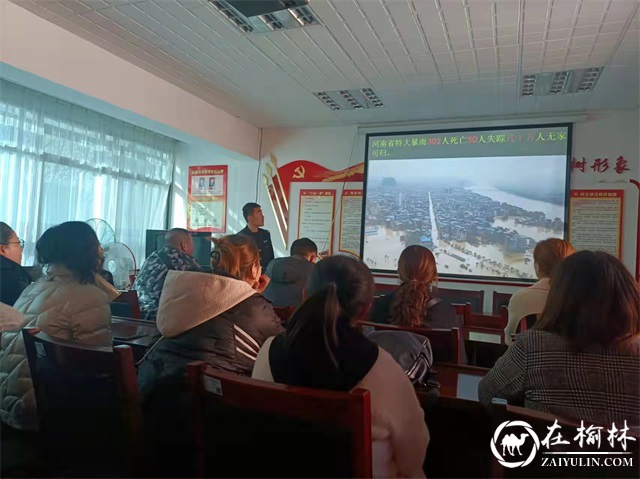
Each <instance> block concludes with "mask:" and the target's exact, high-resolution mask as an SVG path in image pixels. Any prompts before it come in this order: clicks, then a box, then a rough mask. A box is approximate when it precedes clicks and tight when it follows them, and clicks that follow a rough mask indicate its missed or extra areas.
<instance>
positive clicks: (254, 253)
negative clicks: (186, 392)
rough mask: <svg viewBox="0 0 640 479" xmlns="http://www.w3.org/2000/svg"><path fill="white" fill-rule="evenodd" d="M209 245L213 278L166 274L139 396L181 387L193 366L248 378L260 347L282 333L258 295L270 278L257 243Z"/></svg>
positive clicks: (235, 238)
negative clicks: (155, 337) (158, 388)
mask: <svg viewBox="0 0 640 479" xmlns="http://www.w3.org/2000/svg"><path fill="white" fill-rule="evenodd" d="M212 241H213V242H214V244H215V247H214V250H213V251H212V253H211V258H212V259H211V266H212V267H213V268H214V274H211V273H205V272H191V271H169V273H168V274H167V280H166V282H165V286H164V290H163V291H162V298H161V300H160V308H159V310H158V317H157V320H156V323H157V326H158V330H159V331H160V333H161V334H162V338H161V339H160V340H159V341H158V343H157V345H156V346H155V347H154V348H153V350H152V351H151V353H150V354H149V355H148V356H147V357H146V359H145V360H144V361H143V362H142V363H141V365H140V367H139V369H138V383H139V384H140V389H141V391H142V393H143V395H146V394H147V393H149V392H151V391H152V390H153V389H154V387H155V386H156V384H162V385H167V384H171V383H177V382H179V383H182V381H183V376H184V373H185V371H186V367H187V364H189V363H190V362H192V361H198V360H202V361H206V362H207V363H209V364H210V365H211V366H213V367H215V368H219V369H223V370H225V371H230V372H234V373H238V374H244V375H250V374H251V371H252V370H253V363H254V361H255V359H256V356H257V354H258V351H259V350H260V346H262V344H263V343H264V342H265V340H266V339H267V338H269V337H271V336H274V335H276V334H278V333H279V332H280V331H282V326H281V325H280V319H279V318H278V316H277V315H276V313H275V312H274V311H273V307H272V306H271V303H269V301H267V300H266V299H265V298H264V297H263V296H262V294H261V293H262V291H263V290H264V288H265V287H266V285H267V283H268V281H269V278H267V277H266V276H264V275H263V274H262V268H261V267H260V256H259V254H258V248H257V246H256V245H255V243H254V242H253V241H252V240H251V239H250V238H247V237H246V236H241V235H230V236H225V237H222V238H219V239H215V238H212Z"/></svg>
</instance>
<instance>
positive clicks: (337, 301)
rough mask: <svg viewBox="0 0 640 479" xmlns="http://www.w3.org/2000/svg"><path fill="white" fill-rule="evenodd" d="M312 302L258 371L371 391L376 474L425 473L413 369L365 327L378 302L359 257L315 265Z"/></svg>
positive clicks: (269, 346) (281, 379) (269, 348)
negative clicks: (366, 333)
mask: <svg viewBox="0 0 640 479" xmlns="http://www.w3.org/2000/svg"><path fill="white" fill-rule="evenodd" d="M305 295H306V298H307V299H306V301H305V302H304V303H303V304H302V305H301V306H300V307H299V308H298V310H297V311H296V312H295V313H294V315H293V316H292V317H291V319H290V320H289V322H288V324H287V331H286V332H285V333H282V334H279V335H278V336H276V337H275V338H270V339H268V340H267V341H266V342H265V343H264V345H263V347H262V349H261V350H260V352H259V353H258V358H257V359H256V364H255V367H254V369H253V377H254V378H257V379H262V380H265V381H272V382H277V383H283V384H290V385H294V386H303V387H310V388H318V389H331V390H339V391H349V390H351V389H353V388H356V387H358V388H362V389H367V390H369V391H370V393H371V423H372V424H371V425H372V438H373V472H374V477H424V472H423V470H422V465H423V462H424V457H425V453H426V449H427V445H428V442H429V433H428V431H427V427H426V424H425V422H424V415H423V412H422V409H421V408H420V404H419V403H418V399H417V397H416V394H415V391H414V389H413V386H412V385H411V382H410V381H409V379H408V378H407V375H406V374H405V373H404V371H403V370H402V369H401V367H400V366H399V365H398V364H397V363H396V362H395V360H394V359H393V358H392V357H391V356H390V355H389V354H388V353H387V352H385V351H384V350H382V349H380V348H379V347H378V346H376V345H375V344H374V343H372V342H371V341H369V340H368V339H366V338H365V337H364V336H363V335H362V333H361V331H360V328H359V326H358V323H359V322H360V321H363V320H365V319H366V318H367V315H368V313H369V308H370V307H371V303H372V301H373V276H372V275H371V272H370V271H369V269H368V268H367V267H366V266H365V265H364V264H363V263H362V262H360V261H357V260H356V259H354V258H351V257H348V256H332V257H329V258H327V259H325V260H323V261H321V262H320V263H318V264H316V265H315V266H314V269H313V271H312V273H311V276H310V277H309V280H308V282H307V288H306V292H305Z"/></svg>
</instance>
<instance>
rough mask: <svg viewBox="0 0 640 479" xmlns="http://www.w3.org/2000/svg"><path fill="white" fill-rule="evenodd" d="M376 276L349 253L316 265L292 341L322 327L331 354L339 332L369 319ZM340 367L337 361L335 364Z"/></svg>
mask: <svg viewBox="0 0 640 479" xmlns="http://www.w3.org/2000/svg"><path fill="white" fill-rule="evenodd" d="M373 289H374V283H373V275H372V274H371V271H369V268H367V267H366V266H365V265H364V263H362V262H361V261H359V260H356V259H354V258H351V257H349V256H331V257H329V258H326V259H324V260H322V261H320V263H318V264H316V265H315V266H314V268H313V270H312V271H311V275H310V276H309V279H308V281H307V288H306V292H307V298H308V299H307V300H306V301H305V302H304V303H303V304H302V306H300V308H299V309H298V311H296V313H295V314H294V318H292V320H293V321H291V323H292V324H291V325H290V326H292V327H291V328H290V329H289V334H290V337H291V341H292V342H293V341H295V337H296V336H297V335H300V336H301V337H304V336H305V335H306V334H307V333H308V332H309V330H313V329H317V328H318V326H322V331H323V334H324V342H325V346H326V348H327V352H328V354H329V357H330V358H331V360H332V361H333V363H334V364H335V363H336V361H335V357H334V354H333V350H334V349H335V348H336V347H337V346H338V343H339V341H340V338H339V336H340V334H339V331H340V330H341V329H344V327H349V326H353V325H354V324H355V323H356V322H357V321H360V320H362V319H363V318H366V316H367V314H368V312H369V308H370V307H371V303H372V302H373ZM336 366H337V364H336Z"/></svg>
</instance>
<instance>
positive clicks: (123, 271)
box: [103, 242, 136, 290]
mask: <svg viewBox="0 0 640 479" xmlns="http://www.w3.org/2000/svg"><path fill="white" fill-rule="evenodd" d="M103 268H104V269H106V270H107V271H110V272H111V274H112V275H113V283H114V284H113V285H114V286H115V287H116V289H119V290H124V289H131V286H132V284H131V282H132V280H131V278H132V276H133V275H134V274H135V272H136V258H135V256H134V255H133V252H132V251H131V249H130V248H129V247H128V246H127V245H126V244H124V243H116V242H113V243H110V244H108V245H107V246H105V247H104V265H103Z"/></svg>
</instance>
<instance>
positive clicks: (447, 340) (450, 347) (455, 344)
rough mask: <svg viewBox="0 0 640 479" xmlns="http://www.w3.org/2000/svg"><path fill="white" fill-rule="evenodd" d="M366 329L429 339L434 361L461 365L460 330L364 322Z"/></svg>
mask: <svg viewBox="0 0 640 479" xmlns="http://www.w3.org/2000/svg"><path fill="white" fill-rule="evenodd" d="M360 324H362V325H363V326H364V327H372V328H373V329H375V330H377V331H385V330H387V331H409V332H411V333H415V334H420V335H422V336H426V337H427V338H429V343H431V350H432V351H433V360H434V361H438V362H442V363H446V362H450V363H454V364H460V362H461V356H460V354H461V351H460V342H461V340H460V329H458V328H451V329H432V328H414V327H410V326H395V325H393V324H379V323H371V322H369V321H363V322H361V323H360Z"/></svg>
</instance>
